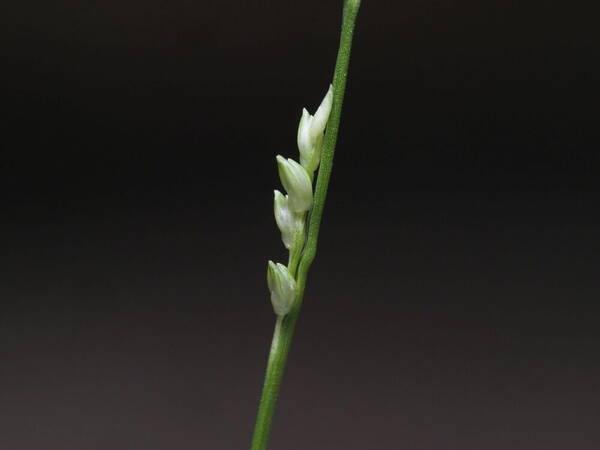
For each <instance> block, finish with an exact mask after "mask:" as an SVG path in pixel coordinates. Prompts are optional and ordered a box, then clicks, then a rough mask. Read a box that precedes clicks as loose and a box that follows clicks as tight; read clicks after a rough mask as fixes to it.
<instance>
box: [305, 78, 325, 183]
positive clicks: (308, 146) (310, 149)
mask: <svg viewBox="0 0 600 450" xmlns="http://www.w3.org/2000/svg"><path fill="white" fill-rule="evenodd" d="M332 104H333V88H332V86H331V85H329V90H328V91H327V94H326V95H325V98H323V101H322V102H321V105H319V108H318V109H317V112H316V113H315V115H314V116H312V115H310V113H309V112H308V111H307V110H306V109H303V110H302V117H301V118H300V124H299V125H298V139H297V141H298V150H300V163H301V164H302V166H304V168H305V169H306V170H307V171H308V172H309V173H312V172H314V171H315V170H316V169H317V167H318V166H319V162H320V160H321V146H322V143H323V132H324V131H325V126H326V125H327V119H328V118H329V114H330V113H331V107H332Z"/></svg>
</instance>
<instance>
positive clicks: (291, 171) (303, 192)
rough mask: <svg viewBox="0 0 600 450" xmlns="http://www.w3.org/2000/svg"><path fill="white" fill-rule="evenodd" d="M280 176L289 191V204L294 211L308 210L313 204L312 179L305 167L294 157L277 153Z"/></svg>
mask: <svg viewBox="0 0 600 450" xmlns="http://www.w3.org/2000/svg"><path fill="white" fill-rule="evenodd" d="M277 165H278V166H279V178H280V179H281V184H283V187H284V188H285V190H286V191H287V193H288V197H289V200H288V205H289V207H290V209H291V210H292V211H293V212H297V213H302V212H305V211H308V210H309V209H310V207H311V205H312V200H313V192H312V181H311V179H310V176H309V175H308V172H307V171H306V169H305V168H304V167H302V166H301V165H300V164H298V163H297V162H296V161H294V160H293V159H290V158H288V159H285V158H284V157H283V156H281V155H277Z"/></svg>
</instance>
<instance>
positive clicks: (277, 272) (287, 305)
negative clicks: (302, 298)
mask: <svg viewBox="0 0 600 450" xmlns="http://www.w3.org/2000/svg"><path fill="white" fill-rule="evenodd" d="M267 283H268V285H269V290H270V291H271V303H272V304H273V310H274V311H275V314H277V315H278V316H285V315H286V314H287V313H289V312H290V310H291V309H292V305H293V304H294V299H295V297H296V281H295V280H294V277H292V275H291V274H290V272H289V270H288V269H287V267H285V266H284V265H283V264H280V263H277V264H275V263H274V262H273V261H269V266H268V268H267Z"/></svg>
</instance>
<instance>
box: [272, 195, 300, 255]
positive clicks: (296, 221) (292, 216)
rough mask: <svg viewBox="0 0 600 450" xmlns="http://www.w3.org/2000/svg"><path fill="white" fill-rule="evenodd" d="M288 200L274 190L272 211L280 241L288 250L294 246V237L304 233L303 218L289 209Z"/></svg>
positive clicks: (285, 196)
mask: <svg viewBox="0 0 600 450" xmlns="http://www.w3.org/2000/svg"><path fill="white" fill-rule="evenodd" d="M289 202H290V199H289V197H288V196H287V195H283V194H282V193H281V192H279V191H278V190H275V199H274V201H273V206H274V207H273V209H274V213H275V222H277V226H278V227H279V230H280V231H281V240H282V241H283V245H285V248H287V249H288V250H289V249H290V248H291V247H292V245H294V239H295V237H296V236H302V234H303V233H304V218H303V216H302V214H298V213H295V212H294V211H292V210H291V209H290V205H289Z"/></svg>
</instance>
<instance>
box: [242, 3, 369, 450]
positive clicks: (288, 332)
mask: <svg viewBox="0 0 600 450" xmlns="http://www.w3.org/2000/svg"><path fill="white" fill-rule="evenodd" d="M360 1H361V0H345V1H344V13H343V20H342V31H341V36H340V46H339V50H338V55H337V60H336V64H335V73H334V76H333V106H332V109H331V113H330V115H329V120H328V121H327V130H326V132H325V137H324V140H323V149H322V155H321V164H320V167H319V173H318V176H317V184H316V187H315V194H314V203H313V207H312V209H311V212H310V217H309V221H308V231H307V237H306V243H305V246H304V251H303V252H302V256H301V257H300V261H299V265H298V272H297V276H296V283H297V293H296V300H295V302H294V306H293V307H292V310H291V311H290V312H289V313H288V314H287V315H286V316H284V317H278V318H277V322H276V324H275V331H274V333H273V341H272V343H271V352H270V354H269V362H268V364H267V373H266V375H265V383H264V386H263V391H262V395H261V398H260V404H259V407H258V415H257V418H256V425H255V428H254V436H253V438H252V447H251V450H266V448H267V443H268V439H269V432H270V430H271V422H272V419H273V414H274V412H275V404H276V402H277V397H278V395H279V388H280V386H281V379H282V378H283V372H284V369H285V363H286V360H287V356H288V353H289V350H290V346H291V343H292V338H293V336H294V328H295V326H296V321H297V320H298V314H299V313H300V307H301V306H302V300H303V298H304V290H305V288H306V278H307V276H308V271H309V269H310V265H311V264H312V262H313V260H314V258H315V255H316V253H317V241H318V238H319V228H320V226H321V218H322V216H323V208H324V207H325V199H326V197H327V188H328V186H329V179H330V177H331V170H332V168H333V155H334V152H335V144H336V141H337V135H338V130H339V126H340V118H341V113H342V103H343V100H344V92H345V90H346V79H347V76H348V64H349V62H350V51H351V49H352V36H353V33H354V25H355V23H356V15H357V13H358V10H359V7H360Z"/></svg>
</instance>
